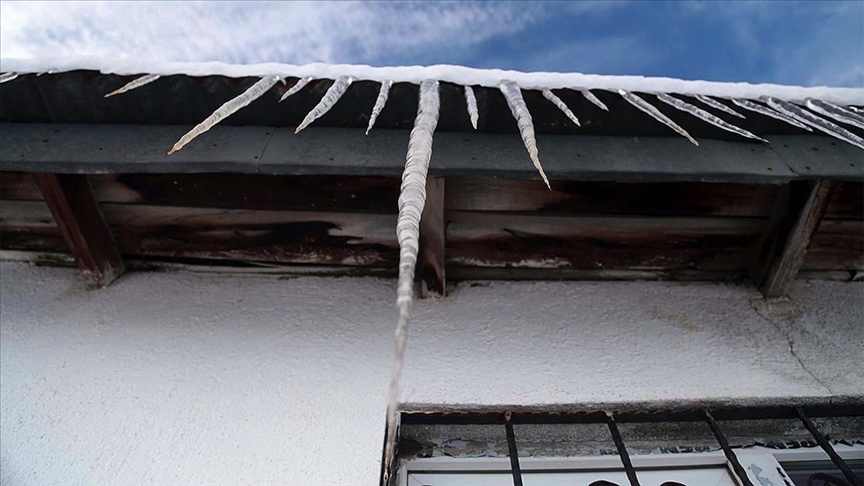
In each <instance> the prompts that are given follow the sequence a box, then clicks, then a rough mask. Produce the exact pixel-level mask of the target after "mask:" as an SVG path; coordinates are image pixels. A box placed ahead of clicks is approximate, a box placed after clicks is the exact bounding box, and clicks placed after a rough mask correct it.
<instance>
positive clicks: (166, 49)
mask: <svg viewBox="0 0 864 486" xmlns="http://www.w3.org/2000/svg"><path fill="white" fill-rule="evenodd" d="M545 10H546V6H544V5H539V4H538V5H533V4H530V3H524V4H523V3H473V2H463V3H427V4H420V3H395V2H392V3H391V2H384V3H368V2H335V3H329V2H318V3H315V2H276V3H271V2H47V3H45V2H0V55H2V57H40V56H52V57H56V56H82V55H86V56H112V57H124V58H128V57H138V58H144V59H159V60H175V61H209V60H220V61H226V62H238V63H253V62H269V61H277V62H289V63H307V62H316V61H320V62H355V63H356V62H364V63H379V62H381V61H382V60H383V59H385V58H387V57H391V56H392V55H393V54H397V55H399V54H402V55H411V54H414V53H417V52H422V50H424V49H430V48H435V49H451V50H455V52H457V53H458V50H459V49H465V48H468V47H470V46H471V45H474V44H476V43H479V42H482V41H484V40H486V39H489V38H491V37H493V36H496V35H502V34H507V33H513V32H517V31H519V30H520V29H522V28H524V27H525V26H526V25H527V24H528V23H530V22H533V21H535V20H536V19H537V18H538V17H539V16H542V15H545V14H544V11H545Z"/></svg>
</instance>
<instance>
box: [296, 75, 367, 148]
mask: <svg viewBox="0 0 864 486" xmlns="http://www.w3.org/2000/svg"><path fill="white" fill-rule="evenodd" d="M352 82H354V79H353V78H351V77H350V76H339V77H338V78H336V81H333V84H332V85H330V88H329V89H328V90H327V92H326V93H324V97H323V98H321V101H319V102H318V104H317V105H315V108H312V110H311V111H310V112H309V113H307V114H306V118H304V119H303V121H302V122H301V123H300V125H299V126H298V127H297V129H296V130H294V133H295V134H297V133H300V130H303V129H304V128H306V127H308V126H309V124H310V123H312V122H313V121H315V120H317V119H318V118H321V117H322V116H324V114H325V113H327V112H328V111H330V108H333V105H335V104H336V102H337V101H339V98H341V97H342V95H343V94H345V92H346V91H348V86H351V83H352Z"/></svg>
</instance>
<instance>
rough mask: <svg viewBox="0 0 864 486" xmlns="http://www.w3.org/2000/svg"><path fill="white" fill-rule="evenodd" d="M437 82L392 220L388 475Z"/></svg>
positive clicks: (414, 133)
mask: <svg viewBox="0 0 864 486" xmlns="http://www.w3.org/2000/svg"><path fill="white" fill-rule="evenodd" d="M440 106H441V102H440V99H439V97H438V81H435V80H431V79H430V80H425V81H423V82H421V83H420V101H419V103H418V106H417V117H416V118H415V119H414V128H413V129H412V130H411V136H410V137H409V139H408V154H407V156H406V159H405V171H404V172H403V173H402V187H401V190H400V193H399V216H398V218H397V222H396V237H397V239H398V240H399V281H398V283H397V287H396V307H397V308H398V309H399V317H398V320H397V323H396V333H395V340H396V343H395V354H394V358H393V359H394V361H393V373H392V375H391V377H390V388H389V394H388V399H387V437H386V442H385V451H386V453H385V459H384V473H385V481H384V483H385V484H386V483H387V480H386V475H388V474H389V472H390V469H391V465H392V463H393V459H394V448H395V443H396V430H397V424H396V419H397V417H398V413H397V406H398V402H399V394H400V390H401V383H402V366H403V362H404V356H405V342H406V339H407V337H408V321H409V319H410V318H411V306H412V304H413V302H414V270H415V268H416V266H417V254H418V252H419V251H420V217H421V215H422V214H423V206H425V205H426V174H427V172H428V171H429V160H430V159H431V158H432V136H433V135H434V133H435V127H437V126H438V111H439V108H440Z"/></svg>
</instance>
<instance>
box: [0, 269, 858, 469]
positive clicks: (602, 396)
mask: <svg viewBox="0 0 864 486" xmlns="http://www.w3.org/2000/svg"><path fill="white" fill-rule="evenodd" d="M394 295H395V282H393V281H389V280H377V279H349V278H339V279H325V278H297V279H288V280H279V279H276V278H259V277H255V278H252V277H227V276H213V275H209V276H206V275H195V274H185V273H133V274H128V275H126V276H124V277H123V278H121V279H120V280H118V281H117V282H116V283H115V284H114V285H112V286H111V287H109V288H107V289H102V290H99V291H86V290H84V288H83V285H82V284H81V283H80V282H79V281H78V280H77V275H76V272H75V271H74V270H71V269H48V268H34V267H30V266H27V265H24V264H12V263H3V264H0V483H2V484H4V485H5V484H10V485H11V484H15V485H19V484H22V485H31V484H32V485H42V484H112V485H114V484H142V483H143V484H239V483H244V484H248V483H257V484H267V483H271V484H322V485H324V484H327V485H333V484H375V483H376V481H377V477H378V473H379V468H380V464H379V460H380V457H381V446H382V442H383V434H384V418H385V406H386V403H385V402H386V398H385V392H386V386H387V380H388V374H389V372H390V357H391V344H392V343H391V339H392V328H393V325H394V323H395V308H394V304H393V301H394ZM862 296H864V284H862V283H852V284H849V283H837V282H815V281H814V282H798V283H796V285H795V288H794V291H793V300H792V301H791V302H786V303H773V304H766V303H765V302H764V301H762V300H761V299H760V298H759V295H758V293H757V292H756V291H755V290H754V289H753V288H752V287H750V286H746V285H740V286H739V285H723V284H676V283H656V282H654V283H650V282H644V283H638V282H637V283H588V282H584V283H530V282H521V283H503V282H502V283H481V284H476V285H475V286H471V285H467V284H466V285H461V286H460V287H459V288H458V289H457V290H456V291H455V292H454V293H453V295H451V296H450V297H448V298H447V299H445V300H442V301H420V302H419V303H418V304H417V305H416V307H415V314H416V318H415V320H414V321H413V323H412V328H411V331H410V338H409V349H408V353H407V356H408V359H407V363H406V365H407V369H406V375H405V378H406V384H405V390H404V392H405V393H404V396H403V400H404V401H405V402H408V403H414V404H419V405H421V406H426V405H429V404H451V405H452V404H456V405H484V404H486V405H505V404H506V405H532V406H536V405H541V406H542V405H556V404H558V405H561V404H575V403H602V402H632V401H642V400H676V399H694V398H729V399H735V398H747V399H751V398H768V399H770V398H772V397H800V396H830V395H849V394H857V395H860V394H864V373H861V371H860V363H862V362H864V332H862V328H864V303H862ZM790 343H792V346H793V348H792V349H793V350H794V354H793V353H790ZM796 356H797V357H796Z"/></svg>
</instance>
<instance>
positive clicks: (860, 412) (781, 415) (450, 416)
mask: <svg viewBox="0 0 864 486" xmlns="http://www.w3.org/2000/svg"><path fill="white" fill-rule="evenodd" d="M811 417H820V418H821V417H864V404H862V403H860V402H857V401H855V402H854V403H850V404H845V405H835V404H825V405H808V406H767V407H736V408H719V407H715V408H713V409H712V408H698V409H689V410H673V411H670V410H665V411H664V410H660V411H651V410H639V411H624V412H607V411H585V412H560V413H550V412H531V411H504V412H411V413H404V412H403V413H402V416H401V423H402V424H403V425H406V424H417V425H503V426H504V428H505V431H506V438H507V448H508V451H509V459H510V472H511V474H512V476H513V484H514V486H521V485H522V484H523V483H522V470H521V468H520V466H519V452H518V439H517V437H516V434H515V431H514V427H513V426H514V425H518V424H599V423H605V424H606V425H607V427H608V429H609V433H610V435H611V438H612V441H613V442H614V444H615V448H616V450H617V454H618V456H619V457H620V458H621V463H622V465H623V467H624V471H625V472H626V475H627V480H628V483H627V484H629V485H630V486H640V482H639V476H638V474H637V471H636V469H635V468H634V467H633V464H632V462H631V460H630V455H629V454H628V452H627V446H626V445H625V443H624V440H623V439H622V437H621V433H620V432H619V430H618V423H648V422H653V423H657V422H700V421H701V422H705V423H707V424H708V426H709V428H710V430H711V433H712V434H713V436H714V439H716V441H717V444H718V445H719V447H720V449H721V450H722V451H723V453H724V455H725V456H726V459H727V460H728V463H729V465H730V467H731V470H732V473H733V474H734V476H735V478H736V479H737V481H738V482H739V484H741V485H742V486H762V485H760V484H755V485H754V484H753V482H752V481H751V480H750V478H749V477H748V476H747V473H746V471H745V469H744V468H743V467H742V465H741V462H740V461H739V460H738V457H737V456H736V453H735V448H734V447H732V446H730V444H729V441H728V440H727V437H726V435H725V434H724V432H723V425H722V424H723V422H724V421H731V420H761V419H797V420H799V421H800V422H801V424H803V426H804V427H805V428H806V429H807V431H808V432H809V433H810V434H811V435H812V437H813V439H814V440H815V443H816V444H818V446H819V447H821V448H822V450H824V451H825V453H826V454H828V457H829V458H830V459H831V462H833V463H834V465H835V466H836V467H837V469H839V470H840V471H841V472H842V475H843V478H840V477H836V476H833V477H827V478H825V477H820V478H816V480H818V481H822V482H819V483H814V484H820V485H821V484H823V482H824V484H830V485H837V486H861V485H862V482H861V480H860V479H859V478H858V477H857V476H856V475H855V474H854V473H853V471H852V469H851V468H850V467H849V465H848V464H847V463H846V462H845V461H844V460H843V459H842V458H841V457H840V456H839V455H838V454H837V452H836V451H835V450H834V447H833V446H832V445H831V442H829V440H828V438H827V437H826V436H825V435H824V434H823V433H822V432H820V430H819V429H818V428H817V427H816V426H815V425H814V423H813V421H812V420H811ZM823 476H824V475H823ZM589 486H624V485H618V484H616V483H613V482H610V481H595V482H594V483H591V485H589ZM663 486H693V485H681V483H676V482H671V481H670V482H666V483H663Z"/></svg>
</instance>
